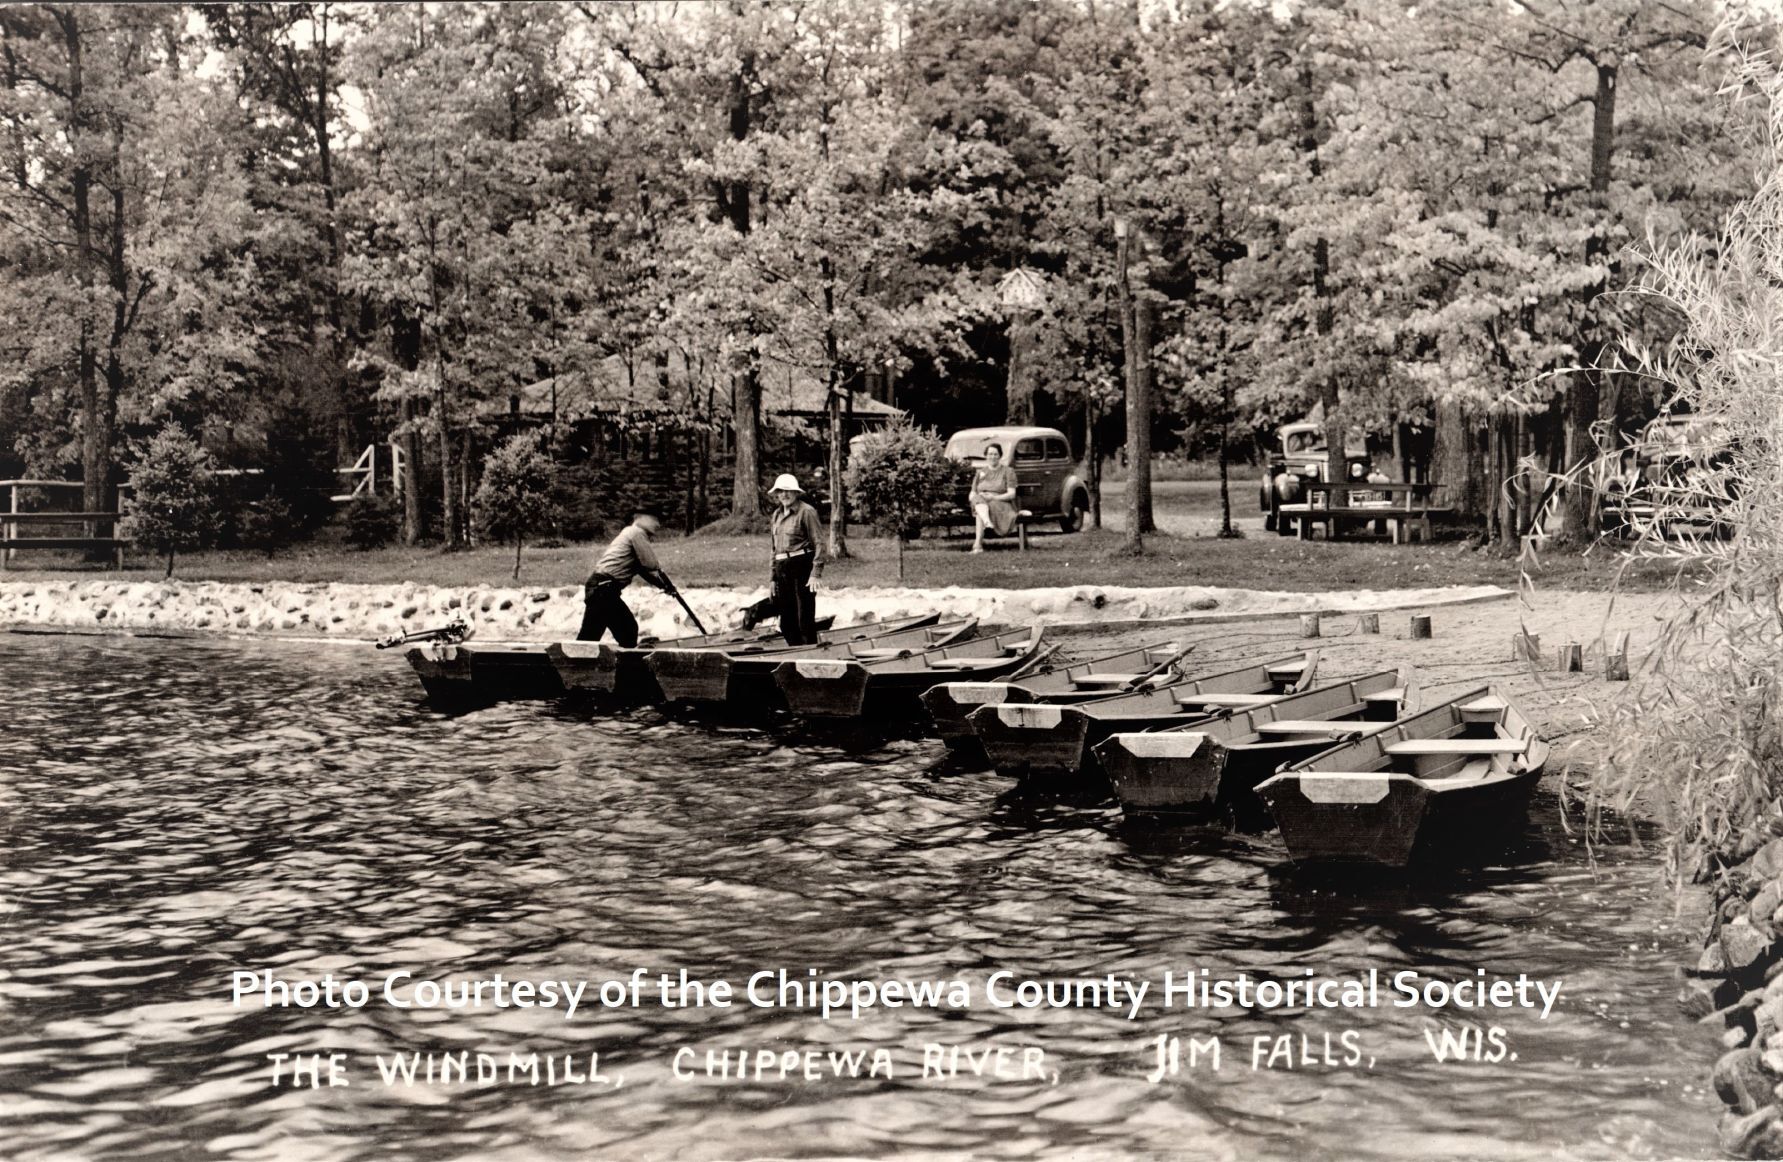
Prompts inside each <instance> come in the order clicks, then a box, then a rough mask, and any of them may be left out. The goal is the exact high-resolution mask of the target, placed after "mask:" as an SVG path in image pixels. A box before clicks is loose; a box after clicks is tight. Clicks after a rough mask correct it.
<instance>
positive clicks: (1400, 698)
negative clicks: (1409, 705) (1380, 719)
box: [1362, 686, 1405, 702]
mask: <svg viewBox="0 0 1783 1162" xmlns="http://www.w3.org/2000/svg"><path fill="white" fill-rule="evenodd" d="M1362 701H1364V702H1404V701H1405V687H1404V686H1395V687H1393V688H1392V689H1391V690H1382V691H1380V692H1379V693H1375V694H1364V695H1362Z"/></svg>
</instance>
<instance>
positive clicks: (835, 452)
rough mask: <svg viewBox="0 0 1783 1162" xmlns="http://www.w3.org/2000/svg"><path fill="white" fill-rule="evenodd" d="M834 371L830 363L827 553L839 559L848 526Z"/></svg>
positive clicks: (845, 544) (839, 403)
mask: <svg viewBox="0 0 1783 1162" xmlns="http://www.w3.org/2000/svg"><path fill="white" fill-rule="evenodd" d="M835 377H836V373H835V369H834V366H833V365H832V367H831V370H830V379H831V384H830V400H829V412H830V415H829V420H830V463H829V476H830V528H829V555H830V559H831V560H832V561H839V560H841V559H842V558H843V557H846V556H848V555H849V554H848V532H847V529H848V526H847V525H846V524H845V523H844V518H843V515H842V514H843V512H844V511H845V508H844V506H845V504H846V501H845V498H844V496H843V488H842V447H843V438H842V437H843V435H844V432H845V428H844V425H843V423H842V398H841V397H840V396H839V395H837V394H836V388H835V383H834V380H835Z"/></svg>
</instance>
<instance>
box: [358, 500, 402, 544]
mask: <svg viewBox="0 0 1783 1162" xmlns="http://www.w3.org/2000/svg"><path fill="white" fill-rule="evenodd" d="M401 527H402V513H401V512H400V511H398V509H397V507H396V504H395V503H394V502H393V501H390V500H386V499H385V498H383V497H381V496H373V495H366V494H363V493H362V494H360V495H359V496H355V497H354V498H353V499H352V501H351V502H350V503H349V504H348V505H347V536H346V541H347V544H349V545H351V546H352V547H353V548H355V549H381V548H383V547H384V546H385V545H387V544H389V543H390V542H391V541H393V540H395V539H396V533H397V530H398V529H400V528H401Z"/></svg>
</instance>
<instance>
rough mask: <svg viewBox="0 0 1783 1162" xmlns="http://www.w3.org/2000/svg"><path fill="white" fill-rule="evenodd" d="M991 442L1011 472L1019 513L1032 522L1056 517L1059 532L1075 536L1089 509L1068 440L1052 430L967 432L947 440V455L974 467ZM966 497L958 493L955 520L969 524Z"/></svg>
mask: <svg viewBox="0 0 1783 1162" xmlns="http://www.w3.org/2000/svg"><path fill="white" fill-rule="evenodd" d="M991 444H999V445H1001V446H1002V448H1003V462H1004V463H1005V464H1008V465H1009V466H1010V467H1012V468H1014V469H1015V487H1016V500H1015V506H1016V507H1017V508H1018V509H1025V510H1026V511H1028V512H1030V513H1032V514H1033V518H1032V519H1036V520H1052V519H1057V520H1058V522H1059V528H1061V529H1063V530H1064V531H1065V532H1068V533H1074V532H1077V531H1078V530H1079V529H1081V528H1083V521H1084V517H1085V515H1086V514H1088V512H1089V511H1090V489H1089V485H1088V484H1086V483H1085V482H1084V478H1083V472H1082V470H1081V466H1080V465H1079V464H1078V463H1077V461H1075V460H1073V459H1072V458H1071V442H1070V441H1069V440H1067V439H1065V433H1063V432H1061V431H1059V430H1058V429H1057V428H1030V427H1018V426H1010V427H1002V428H966V429H963V430H961V431H958V432H955V433H954V434H953V435H951V436H949V437H948V438H947V454H948V456H950V457H951V458H953V459H955V460H960V461H963V462H965V463H968V464H972V465H974V466H979V465H982V464H983V463H984V450H985V448H986V447H988V446H989V445H991ZM965 502H966V497H965V494H964V493H961V495H960V509H959V512H958V513H956V514H954V518H953V519H954V520H956V521H970V520H971V519H972V514H971V512H969V511H968V510H967V509H966V503H965Z"/></svg>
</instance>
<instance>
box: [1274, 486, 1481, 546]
mask: <svg viewBox="0 0 1783 1162" xmlns="http://www.w3.org/2000/svg"><path fill="white" fill-rule="evenodd" d="M1440 487H1441V485H1435V484H1424V483H1416V482H1410V483H1408V482H1404V481H1375V482H1355V483H1350V482H1346V483H1343V484H1325V483H1322V482H1320V481H1316V480H1315V481H1311V482H1309V483H1308V484H1307V485H1306V497H1307V498H1306V500H1305V501H1304V502H1302V503H1299V504H1284V505H1281V506H1280V508H1279V510H1278V512H1279V516H1278V519H1277V521H1276V526H1275V531H1276V532H1277V533H1278V534H1280V535H1281V536H1284V537H1286V536H1292V535H1294V532H1295V531H1296V530H1297V531H1298V532H1299V535H1300V539H1301V540H1303V541H1309V540H1311V539H1312V530H1313V526H1315V525H1321V524H1322V525H1325V526H1326V535H1327V536H1328V537H1330V538H1331V539H1333V540H1335V539H1336V538H1338V537H1340V536H1342V535H1343V526H1344V525H1345V524H1346V523H1348V524H1352V525H1366V524H1376V523H1385V524H1386V525H1388V526H1389V530H1390V532H1391V533H1392V537H1393V543H1394V544H1396V545H1402V544H1407V543H1409V541H1410V540H1411V537H1412V534H1413V533H1416V534H1418V537H1419V539H1421V540H1425V541H1428V540H1429V539H1430V518H1431V517H1438V516H1450V515H1452V514H1453V513H1454V511H1455V510H1454V508H1452V507H1451V506H1449V505H1446V504H1438V503H1435V500H1436V490H1437V489H1439V488H1440ZM1358 493H1361V494H1365V495H1366V496H1367V497H1368V499H1366V500H1360V501H1358V500H1356V499H1354V498H1355V496H1356V494H1358Z"/></svg>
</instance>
